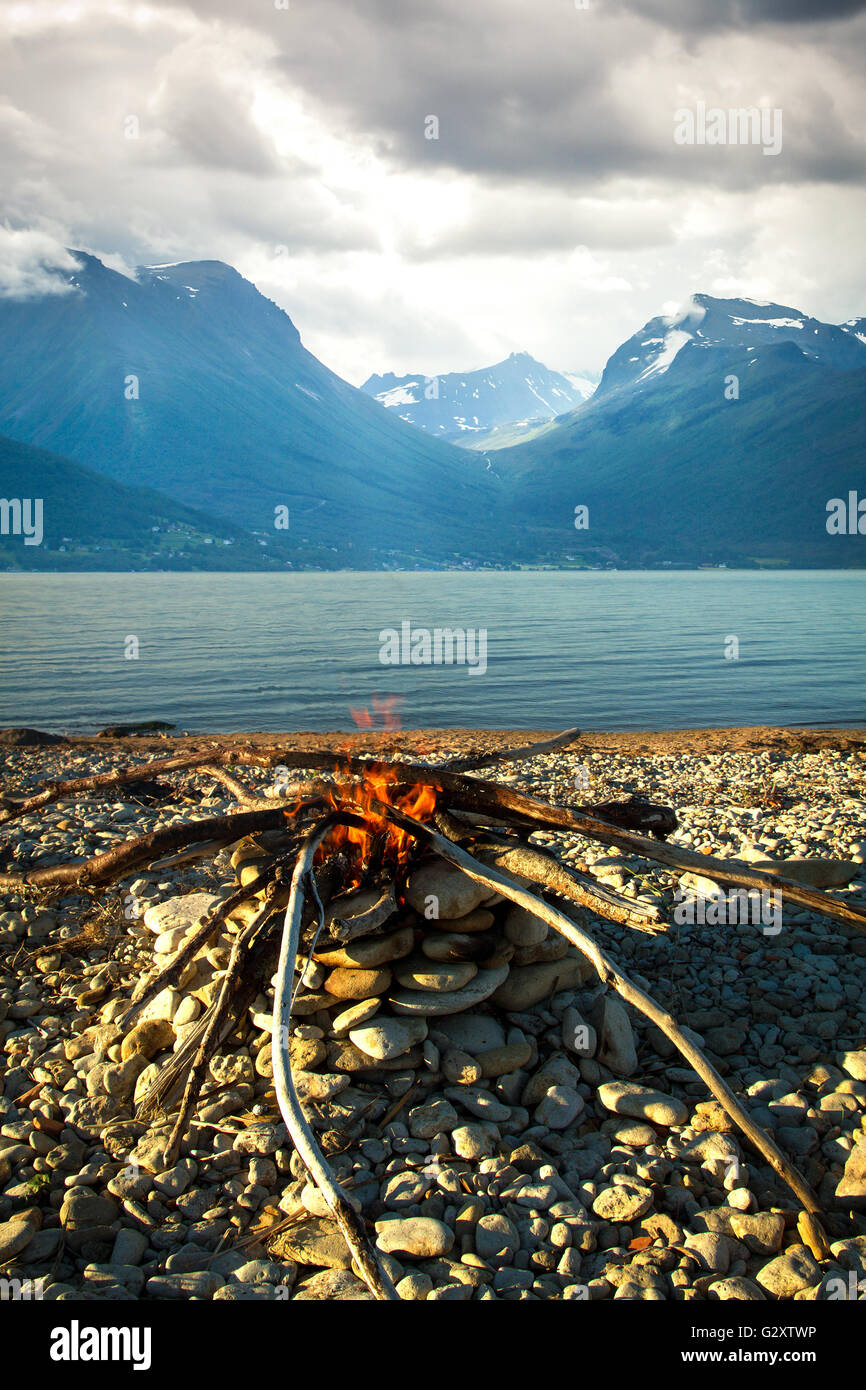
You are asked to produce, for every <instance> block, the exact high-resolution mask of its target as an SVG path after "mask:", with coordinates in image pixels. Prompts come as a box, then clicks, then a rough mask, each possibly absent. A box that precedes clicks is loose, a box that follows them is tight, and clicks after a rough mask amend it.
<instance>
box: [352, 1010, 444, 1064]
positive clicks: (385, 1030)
mask: <svg viewBox="0 0 866 1390" xmlns="http://www.w3.org/2000/svg"><path fill="white" fill-rule="evenodd" d="M349 1037H350V1039H351V1041H352V1042H353V1043H354V1044H355V1046H356V1047H359V1048H360V1049H361V1051H362V1052H363V1053H365V1054H366V1056H367V1057H372V1058H374V1059H375V1060H377V1061H385V1060H386V1059H387V1058H390V1057H399V1056H401V1055H402V1053H404V1052H408V1051H409V1049H410V1048H411V1047H414V1046H415V1044H416V1043H421V1042H423V1041H424V1039H425V1038H426V1037H427V1024H426V1022H425V1021H424V1019H421V1018H383V1017H380V1018H379V1019H377V1021H376V1022H375V1023H368V1024H366V1025H365V1026H363V1027H361V1028H352V1029H351V1030H350V1032H349Z"/></svg>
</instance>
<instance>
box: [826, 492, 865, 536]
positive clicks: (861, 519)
mask: <svg viewBox="0 0 866 1390" xmlns="http://www.w3.org/2000/svg"><path fill="white" fill-rule="evenodd" d="M826 525H827V531H828V534H829V535H831V536H857V535H860V536H866V497H864V498H862V499H861V498H860V497H858V495H857V493H856V492H855V491H854V490H853V489H852V490H851V491H850V492H849V493H848V501H847V503H846V501H845V498H844V497H831V498H830V501H829V502H828V503H827V522H826Z"/></svg>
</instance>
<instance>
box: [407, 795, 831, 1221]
mask: <svg viewBox="0 0 866 1390" xmlns="http://www.w3.org/2000/svg"><path fill="white" fill-rule="evenodd" d="M380 813H381V814H382V815H384V816H385V817H386V818H387V819H389V820H391V821H392V822H393V823H394V824H395V825H399V826H401V828H402V829H404V830H407V831H409V832H410V833H412V834H413V835H415V836H416V837H417V838H418V839H419V840H421V841H422V842H423V843H426V844H428V845H429V846H430V848H431V849H435V851H436V853H437V854H439V855H440V856H441V857H442V858H443V859H447V860H448V862H449V863H451V864H453V865H454V866H455V867H456V868H458V869H462V870H463V872H464V873H466V874H467V875H468V876H469V878H472V879H474V880H475V882H476V883H481V884H483V885H484V886H485V887H487V888H489V889H490V890H491V892H498V893H501V894H502V895H503V896H504V897H506V898H509V899H510V900H511V901H512V902H515V903H517V904H518V905H519V906H520V907H524V908H526V910H527V911H528V912H531V913H533V914H534V915H535V916H537V917H540V918H541V919H542V920H543V921H545V922H547V924H548V926H551V927H553V929H554V931H558V932H560V933H561V935H563V936H564V937H566V939H567V940H568V941H570V942H571V943H572V945H573V946H576V947H577V949H578V950H579V951H580V952H581V953H582V954H583V955H584V956H586V958H587V959H588V960H590V961H591V962H592V964H593V965H594V966H595V969H596V971H597V972H598V975H599V978H600V979H601V980H602V981H604V983H605V984H607V985H608V986H610V987H611V988H613V989H615V990H616V992H617V993H618V994H619V995H621V996H622V998H623V999H625V1000H626V1002H627V1003H629V1004H631V1005H633V1007H634V1008H636V1009H637V1010H638V1011H639V1012H640V1013H642V1014H643V1015H644V1017H645V1018H648V1019H650V1020H651V1021H652V1022H653V1023H655V1024H656V1025H657V1027H659V1028H661V1030H662V1032H663V1033H664V1034H665V1035H666V1036H667V1037H668V1038H669V1039H670V1041H671V1042H672V1043H673V1044H674V1046H675V1047H676V1048H677V1050H678V1051H679V1052H680V1053H681V1054H682V1056H683V1057H685V1059H686V1061H687V1062H688V1063H689V1065H690V1066H691V1067H693V1068H694V1070H695V1071H696V1072H697V1073H698V1075H699V1076H700V1077H701V1078H702V1080H703V1081H705V1082H706V1084H707V1086H708V1087H709V1089H710V1090H711V1091H712V1093H713V1095H714V1096H715V1097H716V1099H717V1100H718V1101H719V1103H720V1104H721V1105H722V1106H723V1108H724V1110H725V1111H726V1113H727V1114H728V1115H729V1116H730V1118H731V1119H732V1120H733V1122H734V1124H736V1125H737V1127H738V1128H739V1129H740V1130H741V1131H742V1133H743V1134H744V1135H745V1136H746V1138H747V1139H748V1140H749V1141H750V1143H752V1144H753V1145H754V1147H755V1148H756V1149H757V1150H758V1152H759V1153H760V1154H762V1155H763V1157H764V1158H765V1159H766V1161H767V1162H768V1163H769V1164H770V1166H771V1167H772V1168H773V1169H774V1171H775V1172H776V1173H778V1174H779V1176H780V1177H781V1178H783V1179H784V1181H785V1182H786V1183H787V1184H788V1186H789V1187H790V1188H791V1190H792V1192H794V1193H795V1195H796V1196H797V1198H798V1200H799V1201H800V1202H801V1203H802V1204H803V1206H804V1208H805V1209H806V1211H807V1212H810V1213H811V1214H812V1215H813V1216H818V1215H820V1213H821V1206H820V1203H819V1201H818V1198H817V1196H816V1194H815V1193H814V1192H813V1190H812V1188H811V1187H810V1186H809V1184H808V1183H807V1182H806V1180H805V1178H804V1177H803V1176H802V1175H801V1174H800V1173H799V1172H798V1171H797V1169H796V1168H795V1167H794V1166H793V1164H791V1163H790V1162H789V1160H788V1159H787V1158H786V1157H785V1155H784V1154H783V1153H782V1151H781V1149H780V1148H779V1147H778V1145H777V1144H776V1143H775V1141H774V1140H773V1139H772V1138H771V1137H770V1135H769V1134H767V1133H766V1132H765V1131H764V1130H763V1129H762V1128H761V1127H760V1125H758V1124H756V1123H755V1121H754V1120H753V1119H752V1118H751V1116H750V1115H749V1114H748V1113H747V1111H746V1110H745V1109H744V1108H743V1106H742V1105H741V1104H740V1102H739V1100H738V1099H737V1097H736V1096H735V1095H734V1093H733V1091H732V1090H731V1089H730V1088H729V1087H728V1086H727V1084H726V1083H725V1081H724V1080H723V1079H722V1077H721V1076H720V1075H719V1073H718V1072H717V1071H716V1069H715V1067H714V1066H713V1065H712V1063H710V1062H709V1061H708V1060H707V1058H706V1057H705V1056H704V1054H703V1052H701V1050H700V1048H698V1047H696V1046H695V1044H694V1043H693V1042H692V1041H691V1039H689V1038H688V1037H686V1035H685V1034H684V1033H683V1032H682V1030H681V1029H680V1026H679V1024H678V1023H677V1022H676V1020H675V1019H674V1018H672V1017H671V1015H670V1014H668V1013H667V1012H666V1011H665V1010H664V1009H662V1008H661V1006H660V1005H659V1004H657V1003H656V1001H655V1000H654V999H653V998H652V997H651V996H650V995H648V994H646V993H645V992H644V990H642V989H640V988H639V987H638V986H637V985H636V984H635V983H634V982H633V981H632V980H630V979H629V978H628V976H627V975H624V974H622V972H621V971H619V970H618V969H617V967H616V965H615V964H614V962H613V960H612V959H611V958H610V957H609V956H608V955H606V954H605V952H604V951H602V949H601V948H600V947H599V946H598V944H597V943H596V942H595V941H594V940H593V938H592V937H591V936H590V935H589V933H588V932H587V931H585V930H584V929H583V928H582V927H579V926H578V925H577V924H576V923H575V922H573V921H571V920H570V919H569V918H568V917H566V916H565V915H564V913H562V912H560V911H559V910H558V908H555V907H551V906H550V905H549V904H548V903H545V902H544V901H543V900H542V899H540V898H538V897H537V896H536V895H535V894H534V893H530V892H529V891H528V890H527V889H525V888H523V887H521V885H520V884H518V883H515V882H514V880H513V879H510V878H508V877H507V876H506V875H505V874H503V873H501V872H500V871H499V870H498V869H494V868H488V867H486V866H482V865H481V864H479V862H478V861H477V860H476V859H474V858H473V856H472V855H471V854H467V852H466V851H465V850H463V849H461V848H460V847H459V846H458V845H455V844H452V843H451V841H450V840H447V839H445V837H444V836H442V835H440V834H439V833H438V832H437V831H435V830H431V829H430V828H429V827H428V826H426V825H422V824H421V823H420V822H418V821H414V820H412V819H411V818H410V817H409V816H405V815H403V814H402V813H401V812H399V811H397V810H395V809H394V808H393V807H390V806H381V808H380Z"/></svg>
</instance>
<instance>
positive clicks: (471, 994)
mask: <svg viewBox="0 0 866 1390" xmlns="http://www.w3.org/2000/svg"><path fill="white" fill-rule="evenodd" d="M529 968H530V969H532V968H533V967H531V966H530V967H529ZM507 978H508V966H507V965H500V966H497V967H496V969H494V970H479V971H478V973H477V975H476V976H475V977H474V979H472V980H470V981H469V983H468V985H464V986H463V988H462V989H456V990H444V991H439V990H420V989H398V990H392V991H391V993H390V994H389V996H388V998H389V1002H390V1004H391V1007H392V1008H393V1009H394V1011H395V1013H398V1014H411V1015H417V1016H419V1017H428V1016H430V1015H434V1014H459V1013H463V1011H464V1010H465V1009H471V1008H473V1007H474V1006H475V1005H476V1004H480V1003H482V1002H483V1001H484V1000H485V999H489V998H490V996H491V995H492V994H493V992H494V991H495V990H497V989H499V988H500V986H501V985H502V984H503V983H504V982H505V981H506V980H507Z"/></svg>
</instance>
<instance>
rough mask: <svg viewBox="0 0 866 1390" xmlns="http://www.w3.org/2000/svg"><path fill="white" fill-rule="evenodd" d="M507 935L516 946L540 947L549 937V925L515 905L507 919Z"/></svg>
mask: <svg viewBox="0 0 866 1390" xmlns="http://www.w3.org/2000/svg"><path fill="white" fill-rule="evenodd" d="M505 935H506V936H507V937H508V940H509V941H512V942H513V943H514V945H515V946H538V945H539V944H540V942H542V941H544V939H545V938H546V936H547V923H546V922H542V920H541V918H540V917H536V916H535V914H534V913H533V912H529V911H527V909H526V908H525V907H518V906H517V904H516V903H515V905H514V906H513V907H512V908H511V909H510V910H509V912H508V914H507V915H506V918H505Z"/></svg>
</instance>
